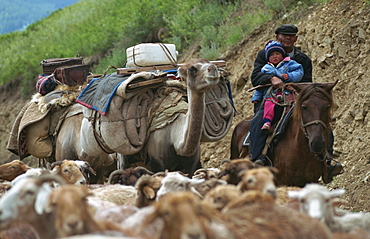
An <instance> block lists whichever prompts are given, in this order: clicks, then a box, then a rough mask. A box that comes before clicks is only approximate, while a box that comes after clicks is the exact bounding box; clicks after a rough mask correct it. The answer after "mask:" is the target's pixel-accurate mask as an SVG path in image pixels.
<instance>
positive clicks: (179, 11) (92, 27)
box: [0, 0, 326, 97]
mask: <svg viewBox="0 0 370 239" xmlns="http://www.w3.org/2000/svg"><path fill="white" fill-rule="evenodd" d="M323 2H326V0H303V1H297V0H283V1H282V0H245V1H226V0H189V1H181V0H171V1H170V0H131V1H124V2H123V1H121V0H81V1H79V2H78V3H76V4H74V5H72V6H70V7H66V8H64V9H63V10H58V11H56V12H54V13H53V14H51V15H50V16H48V17H47V18H45V19H43V20H42V21H38V22H36V23H34V24H32V25H30V26H29V27H28V28H27V29H26V31H24V32H15V33H10V34H3V35H0V52H1V58H0V86H1V85H4V84H6V83H8V82H10V81H12V80H14V79H15V78H17V79H20V80H21V85H22V95H23V96H27V97H28V96H29V95H30V93H33V92H34V84H35V79H36V78H37V75H38V74H39V73H41V66H40V65H39V63H40V61H41V60H43V59H47V58H55V57H72V56H76V55H78V54H79V55H81V56H83V57H84V58H85V59H86V63H89V64H90V65H91V70H92V72H94V73H102V72H103V71H104V70H105V69H106V68H107V67H108V66H109V65H115V66H123V65H124V64H125V61H126V54H125V49H126V48H128V47H130V46H132V45H135V44H138V43H141V42H158V41H162V42H166V43H173V44H175V45H176V47H177V50H178V51H179V53H180V57H181V55H182V54H183V53H185V52H186V51H187V49H188V47H189V46H191V45H192V44H194V43H196V42H197V43H198V44H199V46H200V51H199V54H200V55H199V56H200V57H203V58H206V59H209V60H214V59H217V58H218V57H219V56H220V55H221V53H222V52H225V51H226V49H227V48H228V47H231V46H233V45H235V44H236V43H237V42H238V41H239V40H240V39H242V37H244V36H245V35H246V34H248V33H249V32H250V31H251V30H253V29H254V28H255V27H257V26H259V25H261V24H263V23H264V22H265V21H267V20H270V19H272V18H275V19H280V20H279V21H281V22H282V23H283V22H290V23H291V22H293V23H294V22H295V21H296V19H297V16H299V12H300V9H304V8H306V7H308V6H310V5H312V4H318V3H323ZM281 19H282V20H281Z"/></svg>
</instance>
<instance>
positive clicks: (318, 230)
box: [222, 190, 331, 239]
mask: <svg viewBox="0 0 370 239" xmlns="http://www.w3.org/2000/svg"><path fill="white" fill-rule="evenodd" d="M222 219H223V220H225V221H226V222H228V223H229V229H230V231H232V232H234V236H235V238H236V239H239V238H240V239H241V238H243V239H244V238H246V237H247V238H248V239H261V238H280V239H296V238H300V239H312V238H317V239H328V238H330V236H331V232H330V230H329V228H328V227H327V226H326V225H324V224H323V223H321V222H320V221H319V220H317V219H313V218H311V217H309V216H307V215H304V214H303V213H300V212H298V211H297V210H293V209H290V208H285V207H281V206H278V205H277V204H275V199H274V198H273V197H272V196H271V195H267V194H264V193H262V192H260V191H257V190H249V191H246V192H245V193H243V195H242V196H241V197H240V198H238V199H236V200H234V201H232V202H230V203H229V204H228V205H227V206H226V207H225V208H224V210H222Z"/></svg>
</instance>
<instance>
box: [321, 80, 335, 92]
mask: <svg viewBox="0 0 370 239" xmlns="http://www.w3.org/2000/svg"><path fill="white" fill-rule="evenodd" d="M337 83H338V80H336V81H335V82H331V83H326V84H323V87H322V88H323V89H324V90H326V91H327V92H330V91H331V90H332V89H333V88H334V86H335V85H336V84H337Z"/></svg>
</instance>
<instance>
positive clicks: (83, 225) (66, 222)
mask: <svg viewBox="0 0 370 239" xmlns="http://www.w3.org/2000/svg"><path fill="white" fill-rule="evenodd" d="M275 170H276V169H274V168H270V167H260V166H258V165H255V164H254V163H253V162H252V161H250V160H249V159H247V158H246V159H235V160H230V161H226V162H224V164H223V165H222V169H217V168H207V169H205V168H202V169H199V170H197V171H196V172H195V173H194V176H193V177H192V178H190V177H188V176H187V175H184V174H183V173H181V172H158V173H153V172H150V171H149V170H147V169H146V168H144V167H135V168H128V169H125V170H116V171H113V172H112V173H111V174H110V176H109V178H108V180H107V182H106V183H104V184H89V183H88V182H89V175H90V174H94V170H92V168H91V167H90V166H89V164H88V163H86V162H84V161H78V160H64V161H61V162H58V163H57V164H54V165H52V166H51V169H50V170H49V169H43V168H31V167H29V166H27V165H25V164H24V163H22V162H21V161H19V160H14V161H12V162H10V163H6V164H3V165H0V180H1V181H2V182H1V183H0V238H2V239H7V238H11V239H19V238H27V239H34V238H35V239H37V238H38V239H53V238H81V239H83V238H100V239H105V238H112V239H113V238H143V239H146V238H160V239H206V238H207V239H221V238H225V239H233V238H235V239H241V238H243V239H244V238H251V239H254V238H256V239H264V238H273V239H274V238H279V239H298V238H300V239H306V238H307V239H325V238H346V239H347V238H360V239H362V238H363V239H366V238H367V239H369V238H370V213H367V212H350V211H348V210H344V209H341V208H340V205H342V203H344V202H343V201H342V200H341V199H340V196H341V195H343V193H344V192H345V190H344V189H335V190H331V191H330V190H328V189H327V188H326V187H324V186H322V185H320V184H307V185H306V186H305V187H304V188H297V187H276V186H275V183H274V173H276V172H275Z"/></svg>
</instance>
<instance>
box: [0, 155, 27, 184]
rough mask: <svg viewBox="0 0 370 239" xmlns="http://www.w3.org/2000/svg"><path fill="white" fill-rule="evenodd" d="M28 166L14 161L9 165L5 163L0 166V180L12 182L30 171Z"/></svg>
mask: <svg viewBox="0 0 370 239" xmlns="http://www.w3.org/2000/svg"><path fill="white" fill-rule="evenodd" d="M30 168H31V167H29V166H28V165H26V164H24V163H23V162H22V161H20V160H18V159H16V160H13V161H11V162H10V163H5V164H2V165H0V179H5V180H7V181H12V180H13V179H15V178H16V177H17V176H19V175H21V174H23V173H25V172H27V170H28V169H30Z"/></svg>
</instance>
